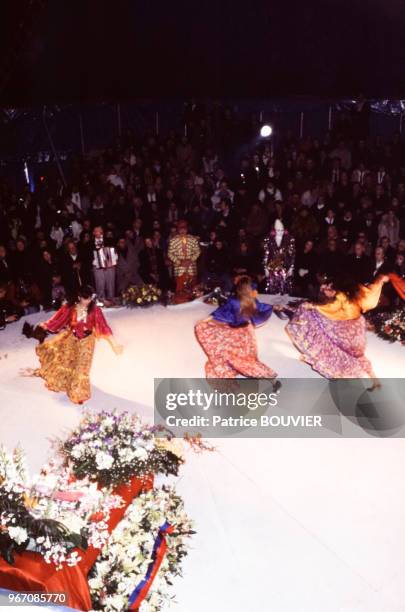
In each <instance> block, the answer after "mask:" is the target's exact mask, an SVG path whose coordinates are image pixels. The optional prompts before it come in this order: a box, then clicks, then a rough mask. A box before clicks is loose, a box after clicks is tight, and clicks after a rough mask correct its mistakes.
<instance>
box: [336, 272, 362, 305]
mask: <svg viewBox="0 0 405 612" xmlns="http://www.w3.org/2000/svg"><path fill="white" fill-rule="evenodd" d="M333 288H334V289H336V291H339V292H341V293H344V294H345V295H346V297H347V298H348V299H349V300H350V301H353V300H355V299H356V298H357V297H358V296H359V294H360V291H361V287H360V284H359V283H358V282H357V281H355V280H353V279H352V278H350V277H349V276H340V277H337V278H335V279H334V280H333Z"/></svg>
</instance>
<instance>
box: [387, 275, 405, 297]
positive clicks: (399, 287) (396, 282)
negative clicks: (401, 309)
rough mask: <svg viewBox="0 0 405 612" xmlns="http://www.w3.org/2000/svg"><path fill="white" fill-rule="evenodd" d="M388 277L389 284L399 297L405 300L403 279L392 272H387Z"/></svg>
mask: <svg viewBox="0 0 405 612" xmlns="http://www.w3.org/2000/svg"><path fill="white" fill-rule="evenodd" d="M388 278H389V279H390V281H391V284H392V286H393V287H394V289H395V291H396V292H397V293H398V295H399V297H401V298H402V299H403V300H405V280H404V279H403V278H401V277H400V276H398V274H394V273H393V272H392V273H391V274H388Z"/></svg>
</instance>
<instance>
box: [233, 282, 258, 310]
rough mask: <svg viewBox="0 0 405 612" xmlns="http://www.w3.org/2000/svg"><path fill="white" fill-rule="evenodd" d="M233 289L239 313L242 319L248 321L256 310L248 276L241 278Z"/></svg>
mask: <svg viewBox="0 0 405 612" xmlns="http://www.w3.org/2000/svg"><path fill="white" fill-rule="evenodd" d="M235 289H236V296H237V298H238V299H239V301H240V312H241V314H242V315H243V316H244V317H246V318H248V319H250V318H251V317H252V316H253V315H254V314H255V312H256V310H257V307H256V300H255V297H254V295H253V288H252V281H251V280H250V278H249V277H248V276H241V278H240V279H239V280H238V282H237V283H236V287H235Z"/></svg>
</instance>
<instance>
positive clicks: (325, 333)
mask: <svg viewBox="0 0 405 612" xmlns="http://www.w3.org/2000/svg"><path fill="white" fill-rule="evenodd" d="M382 287H383V282H382V279H378V280H377V281H376V282H375V283H373V284H372V285H370V286H369V287H364V286H363V287H362V288H361V291H360V293H359V296H358V297H357V298H356V300H353V301H350V300H349V299H348V298H347V297H346V295H345V294H343V293H338V294H337V295H336V298H335V299H334V301H333V302H331V303H330V304H325V305H323V306H313V307H312V308H309V309H308V308H307V307H306V305H305V304H301V305H300V306H299V307H298V308H297V310H296V312H295V314H294V316H293V318H292V319H291V321H290V322H289V323H288V324H287V326H286V331H287V333H288V335H289V336H290V338H291V340H292V341H293V343H294V345H295V346H296V347H297V349H298V350H299V351H300V352H301V354H302V357H303V360H304V361H306V363H308V364H309V365H310V366H311V367H312V368H313V369H314V370H316V371H317V372H319V373H320V374H321V375H322V376H325V378H364V377H365V376H370V377H373V376H374V373H373V368H372V365H371V363H370V361H369V360H368V359H367V357H366V356H365V350H366V321H365V319H364V317H363V316H362V313H364V312H367V311H368V310H371V309H372V308H375V307H376V306H377V304H378V301H379V299H380V295H381V290H382Z"/></svg>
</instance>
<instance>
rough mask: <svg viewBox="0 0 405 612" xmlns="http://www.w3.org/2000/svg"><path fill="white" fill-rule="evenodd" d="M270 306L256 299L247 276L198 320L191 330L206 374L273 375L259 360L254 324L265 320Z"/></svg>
mask: <svg viewBox="0 0 405 612" xmlns="http://www.w3.org/2000/svg"><path fill="white" fill-rule="evenodd" d="M271 313H272V306H271V305H270V304H263V303H261V302H259V301H258V300H257V299H256V291H254V289H253V287H252V284H251V281H250V279H249V278H248V277H246V276H244V277H242V278H240V279H239V280H238V282H237V284H236V296H235V297H230V298H229V299H228V301H227V302H226V303H225V304H224V305H223V306H220V307H219V308H217V309H216V310H215V311H214V312H213V313H212V314H211V316H210V317H208V318H207V319H204V320H203V321H199V322H198V323H197V324H196V326H195V333H196V336H197V339H198V341H199V343H200V344H201V346H202V348H203V349H204V351H205V353H206V355H207V357H208V361H207V363H206V365H205V373H206V376H207V378H235V377H236V376H239V375H242V376H246V377H249V378H271V379H273V380H275V379H276V377H277V373H276V372H275V371H274V370H272V369H271V368H270V367H269V366H267V365H265V364H264V363H262V362H261V361H259V359H258V356H257V343H256V335H255V329H254V328H255V327H257V326H258V325H261V324H263V323H265V322H266V321H267V320H268V319H269V318H270V316H271Z"/></svg>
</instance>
